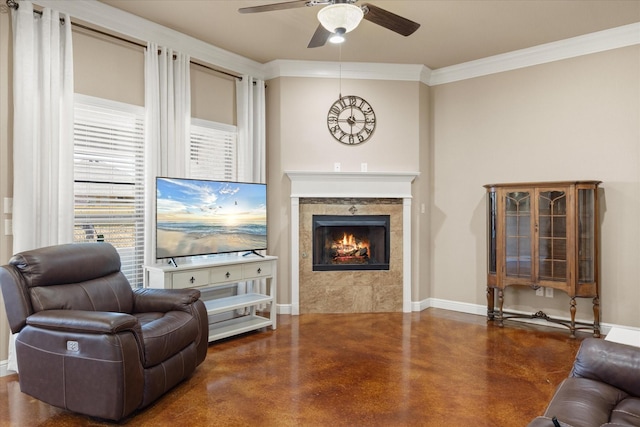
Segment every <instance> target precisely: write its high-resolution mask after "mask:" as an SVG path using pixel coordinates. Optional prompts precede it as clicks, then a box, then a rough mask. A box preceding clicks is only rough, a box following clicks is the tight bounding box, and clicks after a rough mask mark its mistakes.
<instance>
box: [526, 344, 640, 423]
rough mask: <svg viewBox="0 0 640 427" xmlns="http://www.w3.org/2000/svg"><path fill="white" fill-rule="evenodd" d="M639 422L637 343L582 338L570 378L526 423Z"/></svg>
mask: <svg viewBox="0 0 640 427" xmlns="http://www.w3.org/2000/svg"><path fill="white" fill-rule="evenodd" d="M553 417H556V418H557V421H558V424H559V425H560V426H563V427H568V426H570V427H592V426H593V427H596V426H597V427H600V426H612V427H613V426H626V427H629V426H636V427H637V426H640V347H633V346H629V345H624V344H618V343H615V342H610V341H605V340H601V339H595V338H587V339H585V340H584V341H583V342H582V344H581V346H580V349H579V350H578V354H577V356H576V359H575V361H574V364H573V369H572V370H571V373H570V375H569V378H567V379H565V380H564V381H563V382H562V383H561V384H560V385H559V386H558V388H557V390H556V392H555V395H554V396H553V398H552V399H551V402H550V403H549V405H548V406H547V410H546V411H545V413H544V415H543V416H541V417H538V418H536V419H534V420H533V421H532V422H531V423H529V427H553V426H554V423H553Z"/></svg>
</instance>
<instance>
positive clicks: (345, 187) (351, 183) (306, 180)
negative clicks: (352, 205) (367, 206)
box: [285, 171, 419, 199]
mask: <svg viewBox="0 0 640 427" xmlns="http://www.w3.org/2000/svg"><path fill="white" fill-rule="evenodd" d="M285 173H286V174H287V176H289V179H290V180H291V197H365V198H366V197H379V198H400V199H404V198H411V183H412V182H413V180H414V179H415V178H416V177H417V176H418V175H419V172H295V171H289V172H285Z"/></svg>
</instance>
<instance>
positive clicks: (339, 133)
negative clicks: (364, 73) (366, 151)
mask: <svg viewBox="0 0 640 427" xmlns="http://www.w3.org/2000/svg"><path fill="white" fill-rule="evenodd" d="M327 126H328V127H329V132H331V135H333V137H334V138H335V139H336V140H337V141H339V142H342V143H343V144H346V145H356V144H362V143H363V142H365V141H367V140H368V139H369V138H370V137H371V135H372V134H373V131H374V130H375V129H376V115H375V113H374V112H373V108H371V105H369V103H368V102H367V101H365V100H364V99H362V98H360V97H359V96H353V95H350V96H343V97H341V98H340V99H338V100H337V101H336V102H334V103H333V105H332V106H331V108H330V109H329V114H328V115H327Z"/></svg>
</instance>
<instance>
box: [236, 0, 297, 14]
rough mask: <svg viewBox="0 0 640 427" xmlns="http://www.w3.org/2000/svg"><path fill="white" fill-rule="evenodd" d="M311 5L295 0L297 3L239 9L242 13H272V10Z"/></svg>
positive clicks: (288, 2) (290, 2)
mask: <svg viewBox="0 0 640 427" xmlns="http://www.w3.org/2000/svg"><path fill="white" fill-rule="evenodd" d="M307 3H309V0H295V1H286V2H283V3H273V4H265V5H262V6H252V7H241V8H240V9H238V12H240V13H256V12H270V11H272V10H284V9H293V8H296V7H303V6H306V5H307Z"/></svg>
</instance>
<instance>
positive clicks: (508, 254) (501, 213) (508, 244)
mask: <svg viewBox="0 0 640 427" xmlns="http://www.w3.org/2000/svg"><path fill="white" fill-rule="evenodd" d="M599 184H600V181H572V182H542V183H516V184H488V185H485V186H484V187H485V188H486V189H487V210H488V212H487V213H488V215H487V228H488V237H487V241H488V271H487V317H488V319H489V320H496V321H497V322H498V324H499V325H500V326H502V325H503V320H505V319H508V318H514V317H519V318H523V317H524V318H543V319H545V320H548V321H551V322H555V323H559V324H562V325H564V326H566V327H568V328H569V329H570V331H571V337H575V332H576V330H577V329H592V330H593V335H594V336H595V337H599V336H600V301H599V269H598V265H599V262H598V247H599V245H598V234H599V233H598V231H599V220H598V185H599ZM509 286H529V287H531V288H533V289H539V288H540V287H545V288H553V289H557V290H560V291H563V292H565V293H567V295H569V297H570V298H571V302H570V307H569V312H570V321H566V320H560V319H553V318H551V317H550V316H548V315H546V314H545V313H544V312H543V311H538V312H537V313H535V314H532V315H522V314H516V313H507V312H505V311H504V310H503V306H504V298H505V290H506V289H507V288H508V287H509ZM496 289H497V291H498V292H497V295H496ZM576 298H592V299H593V324H582V325H584V326H578V325H577V322H576V320H575V315H576ZM496 303H497V307H496Z"/></svg>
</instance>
